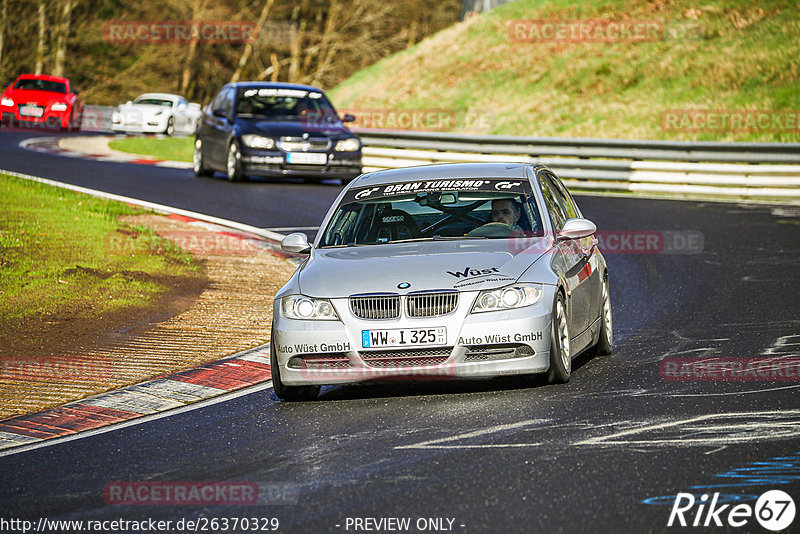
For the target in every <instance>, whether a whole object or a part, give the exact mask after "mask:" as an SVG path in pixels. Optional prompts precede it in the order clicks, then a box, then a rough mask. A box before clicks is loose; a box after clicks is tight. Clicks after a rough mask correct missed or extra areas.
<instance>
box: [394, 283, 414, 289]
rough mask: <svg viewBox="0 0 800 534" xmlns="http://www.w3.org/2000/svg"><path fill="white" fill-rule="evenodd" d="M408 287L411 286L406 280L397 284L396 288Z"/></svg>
mask: <svg viewBox="0 0 800 534" xmlns="http://www.w3.org/2000/svg"><path fill="white" fill-rule="evenodd" d="M409 287H411V284H409V283H408V282H400V283H399V284H397V289H408V288H409Z"/></svg>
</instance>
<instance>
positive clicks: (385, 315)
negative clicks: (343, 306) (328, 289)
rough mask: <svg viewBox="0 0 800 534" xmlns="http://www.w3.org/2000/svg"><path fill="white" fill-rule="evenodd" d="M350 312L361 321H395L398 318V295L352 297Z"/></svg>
mask: <svg viewBox="0 0 800 534" xmlns="http://www.w3.org/2000/svg"><path fill="white" fill-rule="evenodd" d="M350 311H352V312H353V315H355V316H356V317H360V318H361V319H396V318H398V317H400V296H399V295H391V294H389V295H354V296H352V297H350Z"/></svg>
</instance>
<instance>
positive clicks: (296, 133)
mask: <svg viewBox="0 0 800 534" xmlns="http://www.w3.org/2000/svg"><path fill="white" fill-rule="evenodd" d="M236 122H237V125H238V126H239V130H240V131H241V133H242V134H247V133H255V134H259V135H264V136H267V137H274V138H277V137H283V136H286V137H302V136H303V134H305V133H307V134H309V135H310V136H311V137H352V136H353V134H352V132H350V130H348V129H347V128H346V127H345V126H344V125H342V124H341V123H334V124H326V125H316V124H307V123H303V122H294V121H267V120H253V119H242V118H238V119H237V120H236Z"/></svg>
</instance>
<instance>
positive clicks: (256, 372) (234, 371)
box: [170, 359, 272, 391]
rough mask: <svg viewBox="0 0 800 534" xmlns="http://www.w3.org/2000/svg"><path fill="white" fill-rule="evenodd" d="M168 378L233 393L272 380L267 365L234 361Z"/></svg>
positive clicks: (203, 367)
mask: <svg viewBox="0 0 800 534" xmlns="http://www.w3.org/2000/svg"><path fill="white" fill-rule="evenodd" d="M229 364H234V365H229ZM170 378H171V379H172V380H178V381H180V382H188V383H190V384H199V385H201V386H210V387H214V388H219V389H224V390H226V391H233V390H236V389H241V388H244V387H248V386H252V385H254V384H258V383H259V382H266V381H267V380H269V379H270V378H272V374H271V373H270V370H269V365H265V364H262V363H256V362H250V361H246V360H238V359H234V360H225V361H222V362H215V363H212V364H208V365H204V366H202V367H199V368H197V369H190V370H188V371H182V372H179V373H177V374H176V375H174V376H172V377H170Z"/></svg>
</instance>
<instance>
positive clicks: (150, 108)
mask: <svg viewBox="0 0 800 534" xmlns="http://www.w3.org/2000/svg"><path fill="white" fill-rule="evenodd" d="M119 108H120V109H121V110H122V111H128V110H134V111H140V112H142V113H144V114H147V115H155V114H156V113H157V112H159V111H163V112H165V113H168V112H170V111H172V108H168V107H167V106H157V105H155V104H122V105H121V106H120V107H119Z"/></svg>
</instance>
